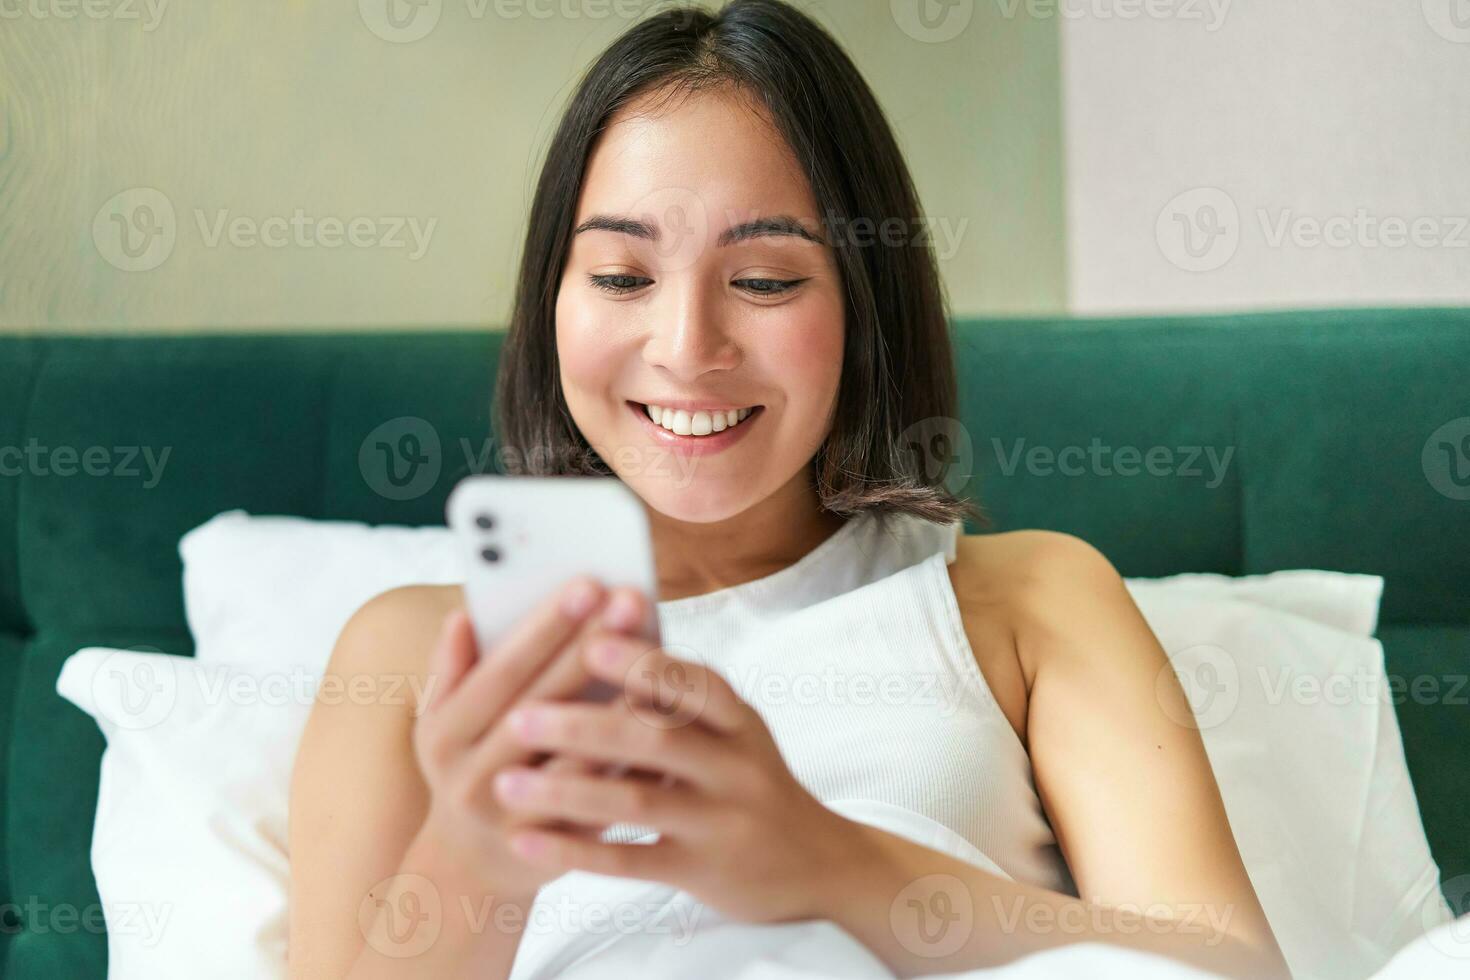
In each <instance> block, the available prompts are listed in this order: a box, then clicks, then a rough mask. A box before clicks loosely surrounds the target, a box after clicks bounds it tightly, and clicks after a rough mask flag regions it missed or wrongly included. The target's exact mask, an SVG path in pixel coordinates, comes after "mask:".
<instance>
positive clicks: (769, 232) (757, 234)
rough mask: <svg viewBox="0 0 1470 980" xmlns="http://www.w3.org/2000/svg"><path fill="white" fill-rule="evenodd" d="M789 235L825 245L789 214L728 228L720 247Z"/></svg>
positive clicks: (721, 237)
mask: <svg viewBox="0 0 1470 980" xmlns="http://www.w3.org/2000/svg"><path fill="white" fill-rule="evenodd" d="M777 235H789V236H791V237H794V238H804V239H806V240H807V241H809V242H815V243H816V244H818V245H825V244H826V243H825V242H823V241H822V239H821V238H820V237H818V236H817V235H814V234H812V233H811V232H809V231H807V230H806V227H805V226H804V225H803V224H802V223H801V222H800V221H798V220H797V219H796V218H793V217H791V216H790V215H788V214H778V215H773V216H772V217H769V218H757V219H756V220H754V221H746V222H743V223H742V224H738V225H734V226H732V227H730V228H726V229H725V230H724V231H723V232H721V233H720V240H719V244H720V245H733V244H734V243H736V242H743V241H745V240H746V239H748V238H761V237H763V236H777Z"/></svg>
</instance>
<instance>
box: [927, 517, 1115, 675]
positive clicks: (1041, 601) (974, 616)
mask: <svg viewBox="0 0 1470 980" xmlns="http://www.w3.org/2000/svg"><path fill="white" fill-rule="evenodd" d="M950 581H951V582H952V583H953V585H954V590H955V598H956V600H957V601H958V603H959V606H960V609H961V612H962V613H963V614H964V615H965V618H966V619H967V621H973V620H982V621H985V620H989V621H994V622H993V625H994V626H996V627H998V628H999V629H1000V630H1002V631H1003V632H1004V633H1006V634H1007V635H1009V636H1011V637H1013V639H1014V647H1015V651H1016V654H1017V656H1018V658H1019V660H1020V663H1021V666H1022V667H1023V669H1024V670H1025V673H1026V676H1027V678H1028V687H1029V680H1030V678H1031V677H1032V676H1034V673H1035V669H1036V666H1037V664H1036V662H1035V660H1034V657H1033V656H1032V654H1033V653H1034V652H1035V651H1037V650H1040V649H1044V648H1047V647H1048V646H1049V644H1046V643H1041V642H1028V640H1036V639H1040V638H1051V637H1055V636H1056V635H1057V634H1059V633H1067V634H1074V635H1080V634H1082V633H1084V632H1085V629H1086V627H1087V624H1088V623H1089V622H1091V621H1092V620H1093V619H1094V618H1095V616H1096V611H1097V610H1098V609H1099V608H1108V607H1116V606H1117V605H1118V604H1119V603H1123V604H1131V601H1132V600H1131V599H1130V598H1129V597H1128V594H1127V591H1126V589H1124V587H1123V581H1122V578H1121V577H1120V576H1119V574H1118V572H1117V570H1116V569H1115V568H1114V567H1113V565H1112V563H1111V562H1110V561H1108V559H1107V558H1106V557H1105V556H1104V555H1103V554H1102V552H1100V551H1098V549H1097V548H1095V547H1093V546H1092V545H1091V544H1089V543H1088V542H1086V541H1084V540H1082V539H1081V538H1079V537H1076V536H1074V535H1071V534H1064V533H1062V532H1058V531H1036V530H1026V531H1008V532H1005V533H1000V534H967V535H961V536H960V538H959V540H958V542H957V544H956V548H955V560H954V562H953V563H952V564H951V565H950Z"/></svg>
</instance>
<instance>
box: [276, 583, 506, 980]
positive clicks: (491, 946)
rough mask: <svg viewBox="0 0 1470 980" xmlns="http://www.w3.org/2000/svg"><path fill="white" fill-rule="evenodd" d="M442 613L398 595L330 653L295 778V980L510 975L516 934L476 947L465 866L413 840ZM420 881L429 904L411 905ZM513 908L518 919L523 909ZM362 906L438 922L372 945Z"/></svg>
mask: <svg viewBox="0 0 1470 980" xmlns="http://www.w3.org/2000/svg"><path fill="white" fill-rule="evenodd" d="M451 608H452V605H451V604H450V603H449V602H448V601H447V600H446V599H445V598H444V597H443V594H442V593H441V592H439V591H437V590H434V589H432V588H421V587H411V588H406V589H395V590H393V591H392V592H388V593H385V594H383V595H381V596H379V597H377V598H376V599H374V600H372V601H371V602H369V603H368V604H367V605H365V606H364V607H363V608H362V609H361V610H359V611H358V612H357V613H356V614H355V615H354V616H353V618H352V619H351V621H349V622H348V624H347V626H346V628H345V629H344V630H343V632H342V635H341V637H340V638H339V639H338V642H337V646H336V649H335V650H334V651H333V653H332V660H331V664H330V666H329V668H328V670H327V673H326V675H325V677H324V680H323V683H322V689H321V690H322V693H321V694H319V695H318V700H317V703H316V705H315V706H314V707H313V709H312V713H311V718H310V720H309V722H308V723H307V727H306V731H305V733H304V735H303V737H302V741H301V747H300V749H299V751H298V754H297V758H296V765H295V769H294V771H293V774H292V785H291V821H290V854H291V902H290V910H291V911H290V916H291V933H290V957H289V961H290V975H291V977H292V980H307V978H318V977H320V978H327V977H330V978H333V980H337V978H341V977H345V976H353V977H370V976H383V977H389V976H431V975H444V976H450V975H458V973H457V971H462V970H463V969H467V968H469V967H471V966H473V967H474V968H475V969H476V970H478V971H479V972H478V973H477V975H479V976H485V977H490V976H506V975H507V974H508V973H509V972H510V964H511V962H512V960H513V958H514V956H515V951H516V947H517V946H518V945H519V941H520V933H519V930H508V929H504V928H501V929H499V930H498V931H497V929H496V928H495V927H494V926H491V927H489V928H485V929H483V930H481V931H482V932H484V933H486V934H484V935H475V934H474V930H473V928H472V926H473V925H474V922H475V920H472V919H469V918H467V917H466V916H465V915H464V914H461V909H462V906H461V901H460V899H461V897H462V896H474V895H476V894H477V892H478V891H479V890H480V889H477V888H476V883H475V881H474V880H472V879H470V878H469V877H468V876H467V875H465V874H464V873H463V869H464V867H465V864H466V862H465V859H464V858H465V856H464V855H462V854H461V855H455V854H452V853H445V850H446V849H445V848H444V847H442V846H440V845H439V844H438V843H437V842H436V841H435V840H434V839H432V838H431V837H429V836H427V835H425V834H423V833H421V829H422V827H423V825H424V818H425V815H426V812H427V808H428V802H429V793H428V789H427V787H426V786H425V783H424V780H423V778H422V776H421V774H420V770H419V766H418V763H417V761H416V760H415V757H414V749H413V739H412V731H413V726H414V718H415V714H416V712H417V710H418V701H419V698H420V696H421V694H422V693H423V692H424V690H425V684H426V678H427V676H428V668H427V665H428V662H429V658H430V652H431V650H432V649H433V647H434V642H435V639H436V637H438V636H439V633H440V630H441V627H442V625H443V622H444V617H445V615H446V614H447V613H448V612H449V610H450V609H451ZM395 876H401V877H395ZM385 881H386V882H388V885H387V886H386V887H379V886H380V885H381V884H382V883H384V882H385ZM425 881H427V882H430V883H432V886H433V891H434V894H433V895H432V896H430V895H428V894H414V893H413V892H414V891H415V884H416V883H418V886H419V887H418V891H424V888H423V882H425ZM375 888H376V891H374V889H375ZM370 892H373V894H371V895H370V894H369V893H370ZM496 898H497V899H505V898H506V896H496ZM512 900H514V899H513V898H512ZM519 901H521V902H522V903H523V904H522V905H521V908H523V909H524V908H525V907H527V906H528V905H529V901H530V897H529V896H527V897H524V898H522V899H520V900H519ZM365 906H368V907H371V909H374V910H376V912H377V914H379V915H382V916H392V915H394V914H395V909H398V910H400V911H403V912H407V913H412V912H414V910H416V909H417V910H427V909H431V908H434V907H437V908H438V909H439V911H440V914H439V915H437V916H436V917H435V921H428V920H423V921H421V922H419V923H417V924H415V923H412V922H410V921H409V918H408V916H407V915H404V916H402V920H401V922H400V923H398V925H399V926H400V928H399V930H398V931H397V932H395V933H394V943H396V945H395V944H390V943H382V942H380V943H377V944H374V943H371V942H367V941H366V940H367V936H368V930H365V928H364V922H363V918H362V917H363V916H364V915H365V914H367V915H371V913H370V912H365ZM471 908H472V910H475V909H476V906H475V905H474V900H473V898H472V900H471ZM483 918H484V922H485V923H494V922H496V921H497V920H496V919H495V918H494V917H483ZM501 921H502V922H504V921H507V920H504V919H502V920H501ZM510 921H513V920H510ZM371 928H372V927H371V926H369V927H368V929H371ZM409 929H418V930H420V934H419V936H417V937H416V936H413V935H410V934H409V933H408V932H406V931H404V930H409ZM431 931H432V937H431V936H430V932H431ZM430 939H431V940H432V941H429V942H427V943H426V944H425V942H424V941H425V940H430ZM416 940H417V942H416ZM417 945H425V948H424V949H422V950H419V949H417V948H416V946H417ZM377 947H384V948H383V949H379V948H377ZM409 953H411V954H412V955H403V954H409Z"/></svg>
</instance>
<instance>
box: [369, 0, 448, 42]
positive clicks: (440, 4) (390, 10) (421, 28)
mask: <svg viewBox="0 0 1470 980" xmlns="http://www.w3.org/2000/svg"><path fill="white" fill-rule="evenodd" d="M357 12H358V13H359V14H361V15H362V22H363V23H364V24H366V25H367V29H368V30H370V31H372V32H373V33H374V34H376V35H377V36H378V37H380V38H382V39H383V40H385V41H391V42H393V43H394V44H409V43H411V42H413V41H417V40H419V39H421V38H424V37H427V36H428V34H429V32H430V31H432V30H433V29H434V27H435V26H436V25H437V24H438V23H439V15H440V14H441V13H443V12H444V0H357Z"/></svg>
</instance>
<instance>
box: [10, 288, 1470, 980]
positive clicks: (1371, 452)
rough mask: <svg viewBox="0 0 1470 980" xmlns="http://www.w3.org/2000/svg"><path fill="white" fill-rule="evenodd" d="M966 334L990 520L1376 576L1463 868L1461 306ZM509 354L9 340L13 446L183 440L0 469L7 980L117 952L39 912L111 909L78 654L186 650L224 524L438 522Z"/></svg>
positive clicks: (1157, 566) (1215, 566) (1251, 566)
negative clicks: (415, 464) (78, 700)
mask: <svg viewBox="0 0 1470 980" xmlns="http://www.w3.org/2000/svg"><path fill="white" fill-rule="evenodd" d="M956 345H957V356H958V358H959V362H960V372H961V390H962V393H963V406H962V413H961V414H962V422H963V426H962V428H960V429H958V430H957V431H956V432H955V435H957V436H962V437H968V443H969V445H970V447H971V449H972V458H973V470H974V473H975V477H974V479H973V480H972V481H971V482H970V484H969V489H970V492H971V493H972V494H973V495H975V496H976V497H977V498H978V499H980V500H981V501H982V502H983V503H984V504H985V505H986V508H987V510H988V512H989V514H990V516H991V518H992V520H993V522H994V526H995V528H996V529H998V530H1005V529H1011V528H1018V527H1047V528H1054V529H1058V530H1065V531H1070V532H1073V533H1076V534H1079V535H1081V536H1082V537H1084V538H1086V539H1088V540H1090V541H1092V542H1093V543H1095V544H1096V545H1098V547H1100V548H1101V549H1102V550H1103V551H1104V552H1105V553H1106V554H1108V555H1109V557H1111V558H1112V559H1113V561H1114V562H1115V564H1117V566H1118V567H1119V569H1120V570H1121V571H1122V572H1123V573H1124V574H1126V575H1134V576H1157V575H1167V574H1171V573H1175V572H1184V571H1208V572H1222V573H1227V574H1251V573H1261V572H1268V571H1272V570H1275V569H1281V568H1300V567H1311V568H1326V569H1340V570H1345V571H1360V572H1372V573H1374V574H1379V575H1383V576H1384V577H1385V578H1386V580H1387V587H1386V591H1385V597H1384V609H1383V623H1384V629H1383V632H1382V635H1383V638H1384V640H1385V647H1386V651H1387V657H1388V663H1389V669H1390V672H1391V673H1397V674H1402V675H1405V676H1406V677H1413V676H1424V675H1434V676H1437V677H1442V678H1445V680H1442V681H1441V683H1442V684H1443V685H1444V686H1443V688H1442V690H1443V692H1444V694H1445V697H1443V698H1440V699H1439V700H1437V701H1436V700H1432V699H1431V701H1430V703H1421V702H1422V699H1418V700H1416V699H1414V698H1405V699H1404V700H1403V702H1402V703H1401V704H1399V705H1398V712H1399V718H1400V722H1401V725H1402V727H1403V731H1404V742H1405V751H1406V755H1407V758H1408V762H1409V766H1410V771H1411V774H1412V777H1413V779H1414V783H1415V786H1416V789H1417V792H1418V794H1419V799H1420V804H1421V808H1422V810H1423V813H1424V823H1425V828H1426V831H1427V833H1428V835H1429V839H1430V842H1431V845H1432V847H1433V850H1434V855H1435V858H1436V860H1437V861H1438V862H1439V864H1440V867H1441V869H1442V871H1443V874H1444V877H1445V879H1446V880H1448V879H1450V878H1453V877H1454V876H1456V875H1465V874H1470V831H1467V828H1466V825H1465V822H1464V820H1463V804H1462V802H1461V801H1462V798H1463V793H1462V787H1461V785H1459V784H1460V783H1462V782H1463V774H1464V773H1465V772H1466V771H1470V710H1467V709H1466V708H1465V707H1464V706H1463V704H1464V702H1463V701H1459V702H1452V701H1451V698H1450V693H1451V692H1450V690H1449V685H1450V684H1451V683H1452V680H1451V678H1452V677H1453V676H1454V675H1461V676H1463V675H1464V674H1465V673H1466V672H1467V668H1470V502H1467V501H1459V500H1452V499H1450V498H1449V497H1447V496H1445V495H1443V494H1440V493H1438V492H1436V491H1435V490H1434V488H1433V486H1432V485H1431V484H1430V482H1429V481H1428V479H1427V478H1426V476H1425V473H1424V471H1423V467H1422V465H1421V459H1420V456H1421V452H1422V450H1423V447H1424V445H1425V442H1426V440H1427V439H1428V438H1429V436H1430V434H1431V433H1432V432H1434V430H1436V429H1437V428H1439V427H1440V426H1441V425H1443V424H1444V423H1446V422H1449V421H1451V420H1453V419H1456V418H1461V417H1464V416H1470V385H1467V384H1466V378H1467V374H1466V369H1465V365H1467V364H1470V311H1467V310H1412V311H1371V310H1370V311H1354V312H1312V313H1286V314H1266V315H1249V316H1229V317H1206V318H1159V319H1125V320H1104V321H1075V320H1074V321H1065V320H1064V321H1055V322H1051V321H1004V322H1000V321H986V322H966V323H960V324H957V326H956ZM498 350H499V336H498V335H496V334H491V333H488V332H487V333H478V334H468V333H458V332H430V333H412V334H382V333H374V334H348V333H336V334H306V335H301V334H292V335H287V336H220V335H206V336H182V337H181V336H163V335H160V336H151V337H129V338H118V337H108V338H86V337H9V338H0V447H5V446H11V447H21V448H24V447H26V446H27V445H28V443H29V441H30V440H32V439H34V440H35V441H36V443H37V444H38V445H39V446H42V447H62V446H69V447H73V448H74V449H75V450H76V452H77V455H78V457H79V458H80V456H81V454H82V453H83V452H84V451H85V450H86V449H87V448H89V447H103V448H105V449H107V450H108V453H109V456H110V459H111V461H112V463H114V464H118V463H121V462H122V461H123V455H122V453H119V452H118V451H117V450H118V448H119V447H133V446H138V447H144V446H146V447H148V448H150V449H151V450H152V451H153V452H154V453H155V458H156V456H157V454H158V453H161V452H162V451H163V450H165V449H167V451H168V452H169V456H168V458H167V463H166V465H165V467H164V469H163V474H162V478H161V479H160V480H159V482H158V483H157V485H156V486H153V487H147V486H145V485H144V480H145V478H146V474H147V472H148V471H147V469H146V467H145V466H143V464H142V462H141V460H134V465H135V466H137V467H138V468H139V470H140V475H139V476H137V477H128V476H122V475H117V476H88V475H82V474H80V473H78V474H77V475H72V476H59V475H55V474H47V475H43V474H42V473H41V472H39V468H32V467H24V468H23V472H22V473H21V474H20V475H15V476H11V475H6V476H0V690H3V692H4V696H3V697H0V738H3V748H4V751H3V753H0V814H3V840H0V906H3V905H5V904H6V903H15V904H16V905H20V906H26V907H27V908H26V913H25V922H24V923H23V926H22V927H21V928H19V929H18V930H17V929H15V928H14V927H13V926H12V924H11V922H10V921H5V922H0V944H3V945H0V975H5V976H17V977H32V976H38V977H39V976H67V977H87V976H102V975H103V973H104V972H105V967H106V941H105V937H104V936H101V935H97V934H90V933H87V932H86V931H84V930H78V929H73V930H72V931H69V932H63V931H61V929H60V928H52V923H53V922H55V923H61V922H64V921H66V920H64V919H57V918H55V917H54V915H53V914H51V913H48V912H42V911H41V910H42V909H43V908H44V909H55V908H56V907H57V906H58V905H63V906H69V907H70V908H72V909H74V910H75V914H76V915H83V914H85V912H86V909H87V908H88V907H89V906H91V905H93V904H94V903H96V902H97V893H96V888H95V883H94V881H93V879H92V875H91V871H90V867H89V861H88V849H89V844H90V837H91V825H92V817H93V810H94V807H95V802H96V792H97V769H98V761H99V754H100V752H101V749H102V745H103V742H102V739H101V737H100V735H99V733H98V731H97V728H96V726H95V725H94V724H93V722H92V721H91V720H90V719H88V718H87V717H85V716H84V715H83V714H82V713H80V712H79V711H77V710H76V709H75V708H74V707H72V706H71V705H69V704H67V703H66V702H64V701H63V700H62V699H61V698H59V697H58V696H57V695H56V693H55V682H56V675H57V671H58V670H59V668H60V665H61V663H62V661H63V660H64V659H65V657H66V656H67V655H69V654H70V653H71V652H73V651H74V650H75V649H77V648H78V647H80V646H84V645H89V644H98V645H109V646H122V647H127V646H136V645H149V646H152V647H156V648H159V649H163V650H167V651H170V652H176V653H180V654H185V655H188V654H191V653H192V642H191V641H190V638H189V636H188V633H187V630H186V627H185V623H184V619H183V606H182V598H181V593H180V571H181V569H180V564H179V557H178V550H177V546H178V539H179V537H180V536H181V535H182V534H183V533H184V532H185V531H187V530H188V529H190V528H192V527H194V526H196V525H198V524H199V523H201V522H203V521H204V520H206V519H208V518H209V517H211V516H213V515H214V514H216V513H218V512H220V511H222V510H227V509H231V508H236V507H239V508H244V509H246V510H248V511H251V512H254V513H277V514H297V515H302V516H306V517H314V518H331V519H347V520H361V521H368V522H372V523H398V524H427V523H441V522H442V519H443V506H444V498H445V497H446V495H447V494H448V492H449V490H450V488H451V487H452V486H453V485H454V483H455V482H456V481H457V480H458V479H459V478H460V477H461V476H464V475H466V474H467V473H469V472H471V471H472V470H473V469H475V468H477V466H478V465H479V463H478V459H479V456H480V454H481V452H482V451H483V449H484V446H485V440H486V438H487V437H488V435H489V423H488V418H489V404H490V394H491V379H492V377H493V369H494V360H495V357H496V354H497V353H498ZM405 416H408V417H416V418H420V419H423V420H426V421H427V422H428V423H429V424H430V425H431V426H432V428H433V430H434V432H435V433H436V434H437V436H438V439H439V447H440V448H439V452H438V460H439V463H440V472H439V474H438V477H437V480H436V481H435V482H433V483H432V485H431V486H430V487H428V489H426V490H425V492H423V493H422V494H419V495H416V496H413V497H411V498H409V499H390V497H388V496H385V495H384V494H382V493H379V492H377V491H376V490H375V489H374V487H373V485H371V484H370V482H369V480H368V479H367V478H365V476H364V470H363V469H362V468H361V467H360V465H359V451H360V450H361V449H362V447H363V443H364V440H365V438H366V437H367V436H368V435H369V433H371V432H373V431H374V430H375V429H377V428H378V427H379V426H381V425H383V424H384V423H388V422H390V421H391V420H394V419H396V418H400V417H405ZM1017 440H1024V442H1023V443H1020V444H1019V448H1020V449H1021V451H1022V453H1023V456H1022V457H1021V459H1022V460H1024V458H1025V457H1024V453H1025V452H1026V451H1028V450H1031V449H1035V448H1037V447H1040V448H1041V449H1042V450H1043V451H1047V450H1049V451H1051V452H1052V453H1056V452H1057V451H1059V450H1063V449H1066V448H1067V447H1078V449H1077V451H1083V452H1085V451H1087V449H1088V447H1090V446H1091V445H1092V444H1093V441H1094V440H1096V441H1097V444H1098V446H1099V447H1102V446H1106V447H1110V448H1111V449H1113V450H1116V449H1117V448H1118V447H1125V446H1127V447H1135V448H1137V449H1138V450H1139V452H1140V454H1143V453H1146V452H1147V451H1148V450H1149V449H1151V448H1153V447H1163V448H1167V449H1169V450H1170V451H1171V452H1173V454H1174V457H1173V463H1174V465H1176V466H1177V465H1178V464H1181V463H1183V462H1184V461H1185V460H1184V457H1185V456H1186V455H1187V454H1188V452H1189V450H1190V447H1210V448H1213V449H1214V450H1215V451H1216V453H1217V458H1218V457H1219V456H1220V454H1223V453H1224V452H1225V451H1226V450H1230V451H1231V457H1230V461H1229V464H1228V465H1227V466H1226V467H1224V469H1223V475H1222V477H1221V479H1220V481H1219V482H1218V485H1215V486H1211V485H1210V483H1211V482H1212V478H1211V476H1210V472H1211V471H1210V466H1209V463H1208V461H1207V459H1206V458H1204V457H1202V456H1201V457H1200V458H1199V459H1197V460H1196V465H1197V466H1199V468H1200V470H1201V475H1199V476H1191V475H1185V474H1174V475H1168V476H1157V475H1150V474H1149V473H1148V472H1147V471H1145V470H1140V472H1139V473H1138V474H1137V475H1133V476H1119V475H1116V474H1114V475H1104V474H1103V473H1102V472H1100V471H1093V472H1089V473H1088V474H1087V475H1079V476H1068V475H1065V474H1063V473H1060V472H1057V471H1055V470H1053V471H1051V472H1047V471H1046V470H1045V469H1044V468H1037V467H1030V468H1028V467H1027V466H1026V465H1025V463H1024V462H1019V463H1018V465H1016V466H1015V467H1014V468H1012V467H1011V466H1010V461H1011V459H1012V458H1013V454H1014V452H1015V450H1016V449H1017V448H1018V442H1017ZM963 442H964V439H963V438H961V439H960V446H961V448H962V443H963ZM370 449H371V447H370ZM466 449H468V452H466ZM1074 456H1075V451H1074ZM0 462H3V461H0ZM13 462H14V461H13V460H11V463H12V464H13ZM1116 462H1117V459H1116V457H1115V456H1114V457H1110V458H1109V459H1107V460H1105V465H1107V466H1108V468H1109V470H1111V468H1112V465H1113V464H1114V463H1116ZM961 464H963V460H961ZM1464 693H1466V692H1461V694H1464ZM1457 777H1458V778H1457ZM38 926H39V927H38Z"/></svg>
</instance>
